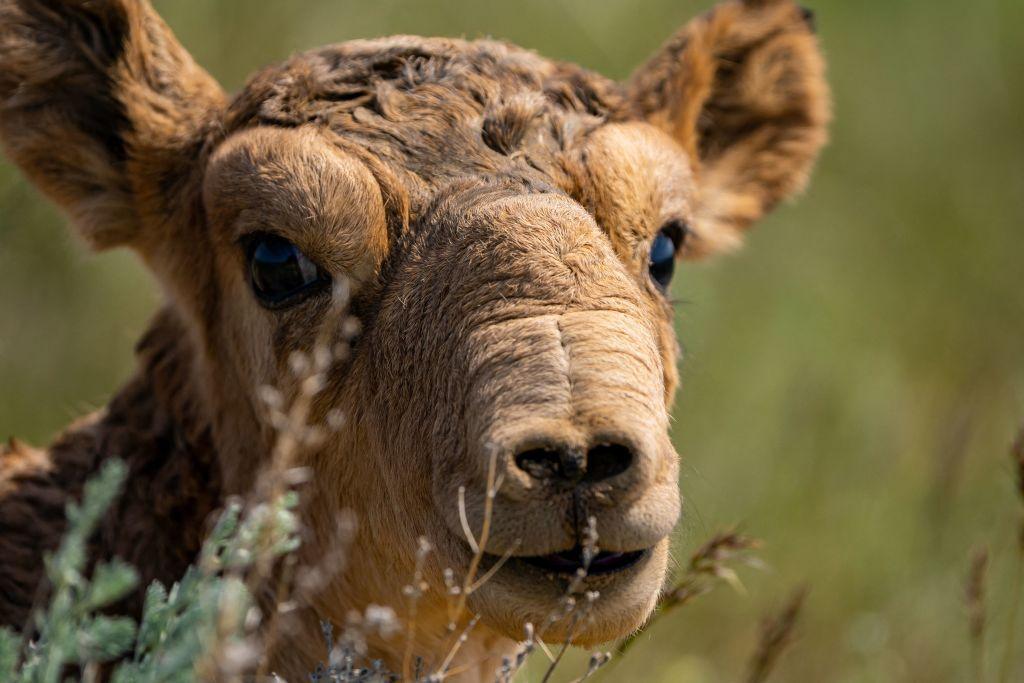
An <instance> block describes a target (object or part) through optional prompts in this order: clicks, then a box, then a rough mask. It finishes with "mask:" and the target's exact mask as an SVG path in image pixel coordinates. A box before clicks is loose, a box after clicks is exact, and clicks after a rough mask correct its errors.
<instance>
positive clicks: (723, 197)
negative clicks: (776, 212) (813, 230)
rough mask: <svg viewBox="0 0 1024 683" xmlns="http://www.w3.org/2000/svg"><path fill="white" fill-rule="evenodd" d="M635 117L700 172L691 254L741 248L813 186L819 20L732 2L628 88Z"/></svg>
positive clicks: (680, 36)
mask: <svg viewBox="0 0 1024 683" xmlns="http://www.w3.org/2000/svg"><path fill="white" fill-rule="evenodd" d="M627 90H628V93H629V99H630V102H631V106H632V107H633V113H634V115H635V116H638V117H640V118H644V119H646V120H648V121H649V122H651V123H653V124H654V125H656V126H658V127H659V128H661V129H663V130H665V131H666V132H668V133H669V134H670V135H672V136H673V137H674V138H675V139H676V140H677V141H678V142H679V143H680V144H681V145H682V147H683V148H684V149H685V150H686V152H687V153H688V154H689V156H690V158H691V160H693V163H694V166H695V169H694V170H695V172H696V176H697V180H698V190H699V198H698V203H697V210H696V214H695V220H694V225H692V226H691V228H692V231H693V233H694V234H693V237H695V238H696V240H694V243H692V244H691V245H690V247H691V249H692V250H693V252H692V253H693V254H694V255H701V254H704V253H709V252H715V251H721V250H724V249H729V248H732V247H735V246H737V245H738V244H739V243H740V240H741V236H742V233H743V231H744V230H746V229H747V228H748V227H750V225H751V224H752V223H754V222H755V221H756V220H758V219H759V218H761V217H762V216H763V215H764V214H765V213H767V212H768V211H770V210H771V209H772V208H773V207H774V206H775V205H776V204H778V202H779V201H781V200H782V199H785V198H786V197H789V196H790V195H792V194H794V193H796V192H798V191H800V190H801V189H803V187H804V186H805V185H806V183H807V180H808V177H809V175H810V171H811V168H812V166H813V164H814V161H815V159H816V158H817V156H818V153H819V151H820V150H821V147H822V146H823V145H824V144H825V142H826V139H827V125H828V122H829V119H830V104H829V102H830V100H829V91H828V85H827V83H826V81H825V64H824V59H823V58H822V55H821V51H820V48H819V45H818V41H817V38H816V36H815V35H814V29H813V23H812V16H811V14H810V12H809V11H808V10H806V9H803V8H801V7H800V6H798V5H796V4H795V3H793V2H791V1H790V0H759V1H757V0H730V1H729V2H724V3H722V4H720V5H718V6H716V7H714V8H713V9H712V10H711V11H710V12H708V13H707V14H705V15H703V16H701V17H698V18H697V19H694V20H693V21H691V22H690V23H688V24H687V25H686V26H684V27H683V28H682V29H681V30H680V31H679V32H678V33H676V34H675V35H674V36H672V38H670V39H669V40H668V42H667V43H666V44H665V45H664V46H662V48H661V49H660V50H659V51H658V52H657V53H656V54H655V55H654V56H653V57H652V58H651V59H650V60H648V61H647V63H646V64H644V65H643V66H641V67H640V68H639V69H637V71H636V72H635V73H634V74H633V76H632V77H631V78H630V80H629V81H628V83H627Z"/></svg>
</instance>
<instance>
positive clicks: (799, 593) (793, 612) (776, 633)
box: [746, 586, 807, 683]
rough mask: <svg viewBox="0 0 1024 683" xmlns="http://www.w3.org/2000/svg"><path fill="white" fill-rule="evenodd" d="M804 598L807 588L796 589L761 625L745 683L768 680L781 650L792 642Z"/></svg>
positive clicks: (759, 682) (761, 682) (780, 654)
mask: <svg viewBox="0 0 1024 683" xmlns="http://www.w3.org/2000/svg"><path fill="white" fill-rule="evenodd" d="M806 598H807V587H806V586H804V587H801V588H798V589H797V590H796V591H795V592H794V593H793V595H792V596H791V597H790V598H789V600H788V601H787V602H786V604H785V606H783V608H782V610H781V611H779V612H778V613H777V614H775V615H774V616H769V617H768V618H766V619H765V620H764V621H763V622H762V623H761V638H760V640H759V641H758V645H757V650H756V651H755V652H754V656H753V657H751V659H750V673H749V674H748V675H747V679H746V680H747V683H763V681H766V680H767V679H768V676H769V675H770V674H771V672H772V670H773V669H774V668H775V664H776V663H777V662H778V661H779V657H780V656H782V652H783V650H785V649H786V647H787V646H788V645H789V644H790V642H792V640H793V631H794V629H795V628H796V624H797V621H798V620H799V618H800V613H801V610H802V609H803V606H804V600H805V599H806Z"/></svg>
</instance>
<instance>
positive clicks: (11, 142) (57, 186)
mask: <svg viewBox="0 0 1024 683" xmlns="http://www.w3.org/2000/svg"><path fill="white" fill-rule="evenodd" d="M223 106H224V94H223V92H222V90H221V88H220V86H218V85H217V83H216V82H215V81H214V80H213V79H212V78H211V77H210V76H209V75H208V74H207V73H206V72H205V71H203V70H202V69H201V68H200V67H199V66H197V65H196V64H195V62H194V61H193V60H192V58H191V57H190V56H189V54H188V52H186V51H185V49H184V48H183V47H182V46H181V45H180V44H179V43H178V42H177V40H176V39H175V38H174V36H173V34H172V33H171V31H170V29H168V28H167V26H166V25H165V24H164V22H163V21H162V20H161V19H160V17H159V16H157V14H156V12H155V11H154V10H153V9H152V7H151V6H150V5H149V4H148V2H145V1H144V0H0V142H2V143H3V146H4V148H5V150H6V152H7V153H8V155H9V156H10V158H11V159H13V160H14V161H15V163H17V164H18V166H20V167H21V169H22V170H23V171H24V172H25V173H26V175H28V177H29V178H30V179H31V180H32V181H33V182H34V183H35V184H36V185H37V186H38V187H39V188H40V189H42V191H43V192H44V193H45V194H47V195H48V196H49V197H50V198H51V199H53V200H54V201H55V202H57V203H58V204H59V205H60V206H61V207H62V208H64V209H65V210H66V211H67V212H68V214H69V215H70V216H71V219H72V221H73V223H74V224H75V226H76V227H77V229H78V231H79V232H80V233H81V234H82V235H83V236H84V237H85V239H86V241H87V242H88V243H90V244H91V245H92V246H93V247H95V248H105V247H109V246H113V245H117V244H123V243H129V242H131V241H133V240H134V239H136V238H137V237H138V233H139V231H140V224H141V223H142V217H143V216H144V215H145V214H147V213H153V214H157V215H160V216H162V217H167V216H168V212H169V210H170V207H169V206H168V204H169V203H170V202H173V201H174V197H173V194H174V189H175V188H176V187H178V186H179V185H180V178H181V175H182V174H183V173H184V172H185V169H187V168H188V167H189V166H190V165H191V164H194V162H195V157H196V154H197V153H198V148H199V145H200V144H201V139H202V137H203V136H202V131H204V130H205V129H207V128H208V127H209V125H210V124H211V122H212V121H213V120H214V119H215V116H214V115H215V114H216V113H217V112H218V111H219V110H221V109H222V107H223Z"/></svg>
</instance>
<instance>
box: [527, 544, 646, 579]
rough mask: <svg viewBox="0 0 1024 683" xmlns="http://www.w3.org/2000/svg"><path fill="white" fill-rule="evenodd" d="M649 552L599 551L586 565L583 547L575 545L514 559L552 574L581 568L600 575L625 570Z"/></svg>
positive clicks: (590, 574)
mask: <svg viewBox="0 0 1024 683" xmlns="http://www.w3.org/2000/svg"><path fill="white" fill-rule="evenodd" d="M649 553H650V548H646V549H644V550H632V551H629V552H621V553H619V552H609V551H601V552H599V553H598V554H597V555H595V556H594V557H592V558H591V559H590V564H589V565H588V564H586V563H585V561H584V557H583V547H582V546H576V547H575V548H572V549H571V550H563V551H562V552H558V553H551V554H550V555H536V556H533V557H519V558H516V559H518V560H520V561H522V562H525V563H526V564H530V565H533V566H534V567H537V568H538V569H542V570H544V571H546V572H550V573H553V574H571V575H575V574H577V573H578V572H579V571H580V570H581V569H583V570H586V574H587V576H601V575H605V574H615V573H617V572H621V571H625V570H626V569H629V568H630V567H632V566H633V565H635V564H636V563H637V562H639V561H640V560H642V559H643V558H644V557H645V556H646V555H648V554H649Z"/></svg>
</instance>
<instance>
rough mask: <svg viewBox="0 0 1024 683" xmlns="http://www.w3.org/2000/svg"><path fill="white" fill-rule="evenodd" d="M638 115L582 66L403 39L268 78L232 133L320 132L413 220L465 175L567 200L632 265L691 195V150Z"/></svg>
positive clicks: (317, 59) (304, 63) (353, 46)
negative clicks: (268, 129)
mask: <svg viewBox="0 0 1024 683" xmlns="http://www.w3.org/2000/svg"><path fill="white" fill-rule="evenodd" d="M636 117H637V113H636V111H634V108H633V107H631V106H630V105H629V104H628V100H627V98H626V96H625V90H624V88H623V87H622V86H621V85H620V84H618V83H616V82H614V81H611V80H609V79H607V78H605V77H603V76H601V75H599V74H595V73H592V72H589V71H587V70H585V69H582V68H580V67H578V66H576V65H572V64H563V63H557V62H552V61H550V60H547V59H544V58H542V57H539V56H538V55H536V54H535V53H532V52H529V51H526V50H523V49H521V48H518V47H516V46H513V45H509V44H506V43H500V42H494V41H475V42H466V41H461V40H451V39H441V38H435V39H425V38H419V37H414V36H399V37H393V38H387V39H381V40H368V41H353V42H350V43H345V44H343V45H339V46H333V47H330V48H325V49H320V50H314V51H310V52H306V53H304V54H301V55H299V56H296V57H294V58H292V59H291V60H289V61H288V62H286V63H285V64H283V65H281V66H275V67H271V68H269V69H266V70H265V71H263V72H262V73H260V74H259V75H257V76H256V77H255V78H254V79H252V81H250V83H249V84H248V85H247V87H246V89H245V91H244V92H243V93H242V94H241V95H240V96H239V97H238V98H237V99H236V101H235V102H234V103H233V104H232V105H231V107H230V109H229V111H228V114H227V117H226V126H225V132H226V133H227V134H231V133H233V132H236V131H238V130H239V129H242V128H244V127H247V126H260V125H272V126H286V127H298V126H303V125H312V126H314V127H316V128H318V129H319V130H321V133H322V136H323V142H324V143H326V144H335V145H338V146H340V147H342V148H344V149H346V150H347V151H349V152H350V153H352V154H353V155H355V156H357V158H359V159H360V160H361V161H363V162H364V163H366V164H368V165H369V167H370V168H371V169H372V170H373V171H374V172H375V174H376V180H377V182H379V183H381V184H382V185H384V189H385V192H387V193H388V194H389V196H388V199H389V200H390V201H391V202H398V203H399V204H405V205H406V206H407V210H408V211H409V218H410V220H413V221H415V219H416V218H417V217H418V216H419V215H422V213H423V212H424V211H425V210H426V209H427V206H428V205H429V204H430V203H437V202H439V201H442V200H441V199H439V197H438V195H437V193H438V192H439V191H442V190H443V188H445V186H446V185H448V184H450V183H452V182H453V181H457V180H460V179H461V180H467V179H477V180H478V181H480V182H488V183H499V184H500V183H506V184H509V185H517V186H520V187H521V188H522V189H523V190H524V191H532V192H562V193H565V194H567V195H569V196H570V197H572V198H573V199H575V200H576V201H579V202H580V203H581V204H582V205H583V206H584V207H585V208H586V209H587V210H588V211H590V212H591V213H592V214H593V215H594V216H595V217H596V218H597V219H598V222H599V223H600V224H602V226H603V227H605V228H606V229H609V230H610V231H611V232H610V234H611V235H612V237H613V241H614V243H615V247H616V250H617V251H621V252H622V256H624V257H628V258H629V259H630V260H633V259H635V258H637V257H639V256H640V255H641V253H642V251H643V250H644V249H646V245H645V244H644V241H645V240H647V239H648V238H649V237H650V233H651V230H652V229H656V228H657V227H658V226H659V225H661V223H658V221H665V220H668V219H669V218H678V219H680V220H688V219H689V218H690V217H691V214H692V208H691V206H690V204H691V200H692V198H691V197H690V196H689V195H691V194H692V193H693V192H694V190H695V188H694V186H693V182H692V177H691V176H692V174H691V170H690V164H689V161H688V159H687V155H686V154H685V152H684V150H682V148H681V147H680V146H679V145H678V144H677V143H676V142H675V141H674V140H673V139H672V138H670V137H669V136H668V135H667V134H665V133H662V132H661V131H660V130H658V129H657V128H655V127H654V126H650V125H646V124H643V123H639V122H637V120H636ZM615 124H618V125H615ZM253 144H263V145H273V144H275V143H274V142H272V141H271V140H269V139H264V140H260V141H259V142H256V141H253ZM277 144H288V143H287V142H286V141H285V140H283V139H279V141H278V142H277ZM382 166H383V167H385V168H382ZM453 189H454V188H453ZM403 208H404V207H403Z"/></svg>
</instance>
